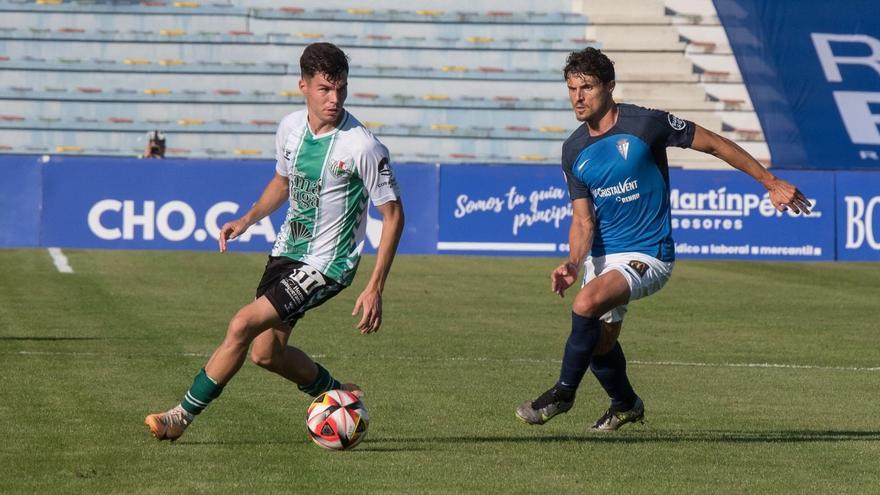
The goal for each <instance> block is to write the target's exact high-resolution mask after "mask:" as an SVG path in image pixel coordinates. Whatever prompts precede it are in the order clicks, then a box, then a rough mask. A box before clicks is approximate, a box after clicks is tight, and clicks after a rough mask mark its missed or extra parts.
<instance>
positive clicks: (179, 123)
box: [177, 119, 205, 126]
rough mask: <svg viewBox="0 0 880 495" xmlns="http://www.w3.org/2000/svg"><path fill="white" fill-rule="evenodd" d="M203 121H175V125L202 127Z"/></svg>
mask: <svg viewBox="0 0 880 495" xmlns="http://www.w3.org/2000/svg"><path fill="white" fill-rule="evenodd" d="M204 124H205V121H204V120H202V119H177V125H183V126H190V125H204Z"/></svg>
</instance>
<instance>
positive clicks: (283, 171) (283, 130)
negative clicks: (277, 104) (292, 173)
mask: <svg viewBox="0 0 880 495" xmlns="http://www.w3.org/2000/svg"><path fill="white" fill-rule="evenodd" d="M289 132H290V131H289V129H288V125H287V119H284V120H282V121H281V123H280V124H278V130H276V131H275V173H277V174H278V175H280V176H282V177H287V159H286V158H285V157H284V144H285V141H286V140H287V135H288V134H289Z"/></svg>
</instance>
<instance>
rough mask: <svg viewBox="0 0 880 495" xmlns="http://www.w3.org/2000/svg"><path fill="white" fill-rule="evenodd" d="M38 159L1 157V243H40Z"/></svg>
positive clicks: (31, 244) (33, 157) (4, 244)
mask: <svg viewBox="0 0 880 495" xmlns="http://www.w3.org/2000/svg"><path fill="white" fill-rule="evenodd" d="M42 200H43V198H42V187H41V176H40V159H39V158H38V157H36V156H27V155H9V156H5V157H3V160H0V246H2V247H28V246H36V245H38V244H39V242H40V241H39V239H40V204H41V202H42Z"/></svg>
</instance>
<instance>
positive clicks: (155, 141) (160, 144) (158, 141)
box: [143, 131, 165, 159]
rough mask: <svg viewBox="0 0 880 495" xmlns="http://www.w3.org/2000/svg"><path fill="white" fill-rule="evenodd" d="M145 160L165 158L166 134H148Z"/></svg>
mask: <svg viewBox="0 0 880 495" xmlns="http://www.w3.org/2000/svg"><path fill="white" fill-rule="evenodd" d="M143 158H158V159H162V158H165V134H164V133H161V132H159V131H150V132H148V133H147V145H146V146H145V147H144V156H143Z"/></svg>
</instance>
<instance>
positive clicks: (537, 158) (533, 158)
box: [519, 154, 547, 162]
mask: <svg viewBox="0 0 880 495" xmlns="http://www.w3.org/2000/svg"><path fill="white" fill-rule="evenodd" d="M519 159H520V160H522V161H524V162H543V161H547V157H546V156H544V155H533V154H524V155H520V156H519Z"/></svg>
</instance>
